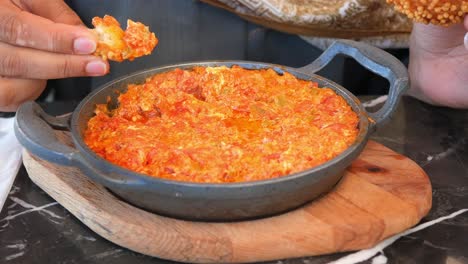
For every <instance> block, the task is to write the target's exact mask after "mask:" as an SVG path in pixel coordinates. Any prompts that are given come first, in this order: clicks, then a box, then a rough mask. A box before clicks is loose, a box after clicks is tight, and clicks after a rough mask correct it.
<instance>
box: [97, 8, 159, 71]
mask: <svg viewBox="0 0 468 264" xmlns="http://www.w3.org/2000/svg"><path fill="white" fill-rule="evenodd" d="M92 23H93V25H94V27H95V28H94V29H93V31H94V32H95V33H96V34H97V36H98V39H99V41H98V45H97V48H96V51H95V53H94V55H96V56H100V57H102V58H103V59H105V60H107V59H108V60H112V61H118V62H121V61H123V60H133V59H135V58H137V57H141V56H144V55H149V54H151V52H152V51H153V49H154V47H156V45H157V44H158V39H157V38H156V36H155V35H154V33H152V32H150V31H149V28H148V27H147V26H145V25H143V24H142V23H140V22H134V21H132V20H130V19H129V20H127V29H126V30H125V31H124V30H123V29H122V28H120V24H119V22H118V21H117V20H116V19H115V18H114V17H112V16H109V15H105V16H104V17H103V18H100V17H94V18H93V21H92Z"/></svg>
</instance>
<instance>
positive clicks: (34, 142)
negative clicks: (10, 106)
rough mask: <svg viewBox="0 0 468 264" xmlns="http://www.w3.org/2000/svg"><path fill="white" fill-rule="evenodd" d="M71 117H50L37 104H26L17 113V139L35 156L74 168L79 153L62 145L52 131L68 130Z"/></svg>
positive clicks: (69, 115)
mask: <svg viewBox="0 0 468 264" xmlns="http://www.w3.org/2000/svg"><path fill="white" fill-rule="evenodd" d="M70 117H71V114H68V115H64V116H61V117H53V116H50V115H48V114H47V113H45V112H44V110H42V108H41V107H40V106H39V105H38V104H37V103H35V102H26V103H24V104H22V105H21V106H20V108H19V109H18V111H17V112H16V118H15V125H14V128H15V134H16V137H17V138H18V141H19V142H20V143H21V144H22V145H23V146H24V147H26V148H27V149H28V150H29V151H30V152H31V153H33V154H34V155H36V156H38V157H40V158H42V159H45V160H48V161H51V162H54V163H57V164H60V165H66V166H72V165H74V161H75V155H77V154H78V151H77V150H76V149H74V148H72V147H70V146H67V145H65V144H63V143H61V142H60V141H59V140H58V139H57V137H56V136H55V133H54V130H53V129H52V128H57V129H62V130H63V129H68V127H69V123H70Z"/></svg>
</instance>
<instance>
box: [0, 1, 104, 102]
mask: <svg viewBox="0 0 468 264" xmlns="http://www.w3.org/2000/svg"><path fill="white" fill-rule="evenodd" d="M95 48H96V36H95V35H94V34H93V33H92V32H90V31H89V30H88V29H87V28H86V27H85V26H84V25H83V23H82V22H81V20H80V19H79V17H78V16H77V15H76V14H75V13H74V12H73V11H72V10H71V9H70V8H69V7H68V6H67V5H66V4H65V3H64V2H63V0H47V1H42V0H30V1H26V0H0V76H1V77H0V111H14V110H15V109H16V108H17V107H18V105H19V104H21V103H22V102H24V101H26V100H33V99H35V98H37V97H38V96H39V95H40V94H41V92H42V91H43V90H44V88H45V85H46V80H48V79H56V78H66V77H75V76H100V75H104V74H106V73H107V72H108V68H109V66H108V64H107V62H106V61H104V60H102V59H101V58H98V57H96V56H91V55H88V54H92V53H93V52H94V50H95Z"/></svg>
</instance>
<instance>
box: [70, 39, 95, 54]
mask: <svg viewBox="0 0 468 264" xmlns="http://www.w3.org/2000/svg"><path fill="white" fill-rule="evenodd" d="M73 49H74V50H75V53H77V54H90V53H93V52H94V51H95V50H96V42H95V41H94V40H92V39H89V38H77V39H75V41H74V42H73Z"/></svg>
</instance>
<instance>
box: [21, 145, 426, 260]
mask: <svg viewBox="0 0 468 264" xmlns="http://www.w3.org/2000/svg"><path fill="white" fill-rule="evenodd" d="M23 161H24V165H25V167H26V169H27V171H28V174H29V176H30V178H31V180H32V181H33V182H34V183H36V184H37V185H38V186H39V187H40V188H42V189H43V190H44V191H45V192H46V193H48V194H49V195H50V196H51V197H52V198H54V199H55V200H56V201H57V202H59V203H60V204H61V205H62V206H64V207H65V208H66V209H67V210H68V211H70V213H72V214H73V215H74V216H76V217H77V218H78V219H79V220H80V221H81V222H83V223H84V224H85V225H86V226H88V227H89V228H91V229H92V230H93V231H94V232H96V233H97V234H99V235H100V236H102V237H104V238H105V239H107V240H109V241H112V242H114V243H115V244H118V245H120V246H122V247H125V248H128V249H130V250H133V251H136V252H140V253H143V254H146V255H151V256H155V257H158V258H163V259H169V260H175V261H182V262H190V263H239V262H255V261H266V260H275V259H286V258H294V257H302V256H313V255H320V254H328V253H333V252H343V251H352V250H357V249H363V248H368V247H371V246H373V245H375V244H376V243H378V242H379V241H381V240H383V239H385V238H387V237H389V236H391V235H393V234H396V233H399V232H401V231H403V230H405V229H407V228H409V227H411V226H413V225H415V224H417V223H418V222H419V221H420V220H421V218H422V217H424V216H425V215H426V214H427V213H428V211H429V209H430V207H431V202H432V193H431V184H430V182H429V179H428V177H427V175H426V174H425V173H424V171H423V170H422V169H421V168H420V167H419V166H418V165H417V164H415V163H414V162H413V161H411V160H410V159H408V158H406V157H404V156H402V155H399V154H397V153H395V152H393V151H392V150H390V149H388V148H386V147H384V146H382V145H380V144H378V143H376V142H372V141H370V142H369V143H368V145H367V146H366V148H365V150H364V152H363V153H362V154H361V156H360V157H359V158H358V159H357V160H356V161H355V162H354V163H353V164H352V165H351V166H350V167H349V168H348V170H347V172H346V174H345V176H344V178H343V179H342V180H341V181H340V183H339V184H338V185H337V186H336V187H335V188H334V189H333V190H332V191H331V192H330V193H328V194H327V195H325V196H323V197H322V198H320V199H318V200H315V201H314V202H311V203H309V204H307V205H305V206H303V207H301V208H299V209H296V210H294V211H291V212H288V213H285V214H283V215H279V216H274V217H270V218H264V219H259V220H254V221H242V222H232V223H205V222H189V221H183V220H177V219H171V218H167V217H163V216H158V215H155V214H152V213H149V212H146V211H144V210H141V209H138V208H135V207H133V206H131V205H129V204H127V203H125V202H123V201H121V200H119V199H117V198H116V197H115V196H113V195H112V194H111V193H110V192H109V191H107V189H105V188H104V187H102V186H100V185H98V184H95V183H93V182H92V181H90V180H89V179H88V178H87V177H86V176H84V175H83V174H82V173H81V172H80V171H79V170H77V169H75V168H70V167H61V166H57V165H54V164H51V163H48V162H45V161H42V160H39V159H37V158H35V157H33V156H31V155H30V154H29V153H27V152H24V155H23Z"/></svg>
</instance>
